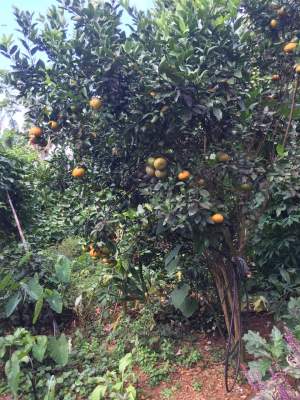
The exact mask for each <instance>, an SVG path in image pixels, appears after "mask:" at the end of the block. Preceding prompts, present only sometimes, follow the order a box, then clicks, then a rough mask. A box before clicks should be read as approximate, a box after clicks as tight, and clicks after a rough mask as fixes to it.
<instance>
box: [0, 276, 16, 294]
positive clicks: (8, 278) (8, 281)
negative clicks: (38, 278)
mask: <svg viewBox="0 0 300 400" xmlns="http://www.w3.org/2000/svg"><path fill="white" fill-rule="evenodd" d="M12 282H13V279H12V276H11V274H7V275H5V277H4V278H3V279H2V280H1V281H0V290H4V289H6V288H7V286H9V285H10V284H11V283H12Z"/></svg>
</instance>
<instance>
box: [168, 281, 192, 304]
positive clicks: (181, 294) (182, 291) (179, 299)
mask: <svg viewBox="0 0 300 400" xmlns="http://www.w3.org/2000/svg"><path fill="white" fill-rule="evenodd" d="M189 291H190V286H189V285H188V284H186V283H185V284H184V285H182V286H181V287H177V288H176V289H174V290H173V292H172V293H171V302H172V304H173V305H174V306H175V307H176V308H179V307H180V306H181V304H182V303H183V302H184V300H185V298H186V297H187V296H188V294H189Z"/></svg>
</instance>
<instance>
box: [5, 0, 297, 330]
mask: <svg viewBox="0 0 300 400" xmlns="http://www.w3.org/2000/svg"><path fill="white" fill-rule="evenodd" d="M260 3H261V4H260V5H257V2H256V1H251V0H245V1H244V2H243V4H242V5H240V2H239V1H237V0H230V1H225V0H224V1H223V0H179V1H170V0H168V1H167V0H158V1H157V2H156V5H155V7H154V9H153V10H152V11H151V12H148V13H143V12H137V10H135V9H134V8H132V7H130V5H129V4H128V2H125V1H124V2H123V3H122V5H123V7H125V8H126V9H127V11H128V12H129V14H130V15H131V16H132V19H133V24H132V32H131V33H130V34H126V33H125V31H124V27H123V26H122V23H121V14H122V11H121V10H122V8H121V6H120V5H118V4H116V2H114V1H113V2H111V3H108V2H107V3H103V2H101V3H91V2H81V1H78V0H58V4H57V6H53V7H51V8H50V9H49V12H48V14H47V16H46V17H41V18H40V19H39V21H38V23H36V20H35V18H34V16H33V15H32V14H30V13H28V12H24V11H20V10H17V9H16V10H15V15H16V18H17V22H18V24H19V27H20V30H21V31H22V33H23V39H22V44H21V45H19V44H13V43H3V44H2V45H1V52H2V53H3V54H4V55H6V56H7V57H9V58H10V59H11V61H12V73H11V74H10V83H11V84H12V85H14V86H15V87H16V89H18V91H19V93H20V96H21V97H23V98H24V99H25V101H26V104H27V106H28V113H27V117H28V119H29V120H31V123H32V125H33V126H38V127H41V129H42V135H41V144H42V143H43V141H45V140H46V141H49V140H50V141H51V142H52V143H53V144H54V145H55V149H56V152H57V154H69V156H68V157H65V156H64V157H61V158H60V157H58V156H54V157H53V159H52V163H55V164H56V166H57V169H59V168H61V170H63V171H68V174H65V175H63V181H64V188H65V190H72V188H74V187H76V188H78V185H80V187H81V188H82V191H81V192H80V193H81V195H83V196H84V195H87V193H89V194H88V196H89V197H90V198H92V193H93V190H94V191H100V190H103V191H104V192H105V193H106V194H107V195H105V200H104V201H103V202H105V207H103V209H102V210H101V211H98V212H97V213H96V214H95V213H94V214H93V218H92V219H91V220H88V221H87V223H86V226H88V231H85V233H86V234H87V235H90V236H91V239H92V241H93V242H94V243H96V244H98V245H99V246H101V245H103V243H105V244H107V243H108V245H109V248H110V252H111V253H114V258H115V259H116V260H117V264H116V266H115V267H114V270H115V273H116V275H117V279H118V280H120V279H121V280H123V282H125V283H124V284H123V286H122V294H123V299H124V300H127V299H128V298H132V297H130V296H129V297H128V296H127V295H126V290H128V287H129V285H128V282H129V280H130V279H132V280H135V281H134V284H132V287H138V289H139V290H138V293H139V295H138V296H139V297H140V296H142V297H143V295H145V297H144V298H148V292H149V290H150V289H151V285H152V283H151V279H150V278H151V277H150V275H149V270H151V269H153V270H155V271H157V270H164V265H162V263H161V260H162V258H161V255H163V256H165V255H166V256H167V257H166V259H165V266H166V267H167V272H168V274H169V275H170V276H172V274H174V273H175V272H176V271H177V270H178V268H179V265H178V260H179V257H178V254H179V252H180V254H181V255H182V258H181V264H180V268H181V269H182V272H183V274H182V280H181V282H180V283H179V284H178V287H177V288H175V289H174V291H173V292H172V296H171V299H172V301H173V303H174V304H175V305H176V306H177V307H178V308H180V309H181V311H182V312H183V313H184V314H185V315H187V316H190V315H191V314H192V313H193V311H195V310H196V308H197V303H196V301H195V300H194V299H193V298H191V297H190V296H189V295H190V292H191V289H195V287H196V284H195V276H196V278H197V279H198V280H199V277H200V276H201V266H203V265H204V266H206V267H208V268H209V271H210V273H211V274H212V276H213V277H214V279H215V282H216V285H217V288H218V292H219V296H220V298H221V299H223V300H224V298H226V301H222V307H223V312H224V315H225V321H226V325H227V328H228V329H229V309H230V308H231V306H232V302H233V297H234V295H233V292H232V290H233V284H232V279H233V278H232V276H233V275H232V270H233V269H234V268H238V267H237V266H236V265H235V264H234V262H233V260H235V259H236V258H237V257H240V258H241V259H244V258H245V257H246V250H247V243H248V240H249V237H251V234H252V232H253V231H254V228H255V226H256V224H257V221H258V220H259V218H260V217H261V215H262V213H263V212H264V210H265V209H266V207H267V205H268V202H269V201H270V198H271V193H270V187H271V186H272V185H270V181H269V179H268V177H269V176H270V174H272V172H273V171H274V169H275V168H277V165H278V163H284V162H286V160H285V159H284V157H285V156H284V154H285V149H284V147H283V146H282V143H284V144H287V143H289V140H288V139H290V138H291V137H293V134H292V133H293V132H291V134H290V131H291V129H290V127H291V124H292V119H293V118H292V117H293V116H294V115H293V114H292V117H291V118H290V123H289V127H288V129H287V130H286V131H284V128H285V127H286V126H287V124H288V121H287V117H288V114H289V110H290V95H291V92H292V90H293V89H292V85H293V77H294V71H293V63H294V62H295V61H296V55H297V52H298V47H297V43H298V38H297V33H296V32H295V30H296V21H297V18H298V17H299V6H298V5H297V4H295V3H294V2H292V1H284V2H283V3H284V4H283V6H284V9H285V13H284V15H283V14H282V13H281V14H282V15H281V14H280V13H279V14H278V10H277V9H276V8H275V9H274V8H273V6H272V3H271V1H263V2H260ZM280 5H281V4H280ZM276 10H277V11H276ZM275 18H277V19H278V23H277V24H275V23H274V22H273V23H272V21H273V20H275ZM277 19H276V21H277ZM291 43H292V45H290V46H289V48H291V47H293V52H290V50H289V51H288V52H287V51H283V49H284V45H286V44H291ZM274 74H277V75H279V76H280V79H279V80H278V79H276V80H275V79H273V80H272V75H273V76H274ZM276 85H279V86H276ZM279 87H280V88H282V90H280V89H279ZM296 90H297V87H296V89H295V93H296ZM51 121H56V122H57V124H58V125H57V126H58V127H59V129H53V128H51V125H52V124H51ZM55 126H56V125H55ZM286 132H287V133H286ZM284 133H285V135H284ZM277 145H280V146H277ZM276 146H277V147H276ZM278 156H280V157H278ZM74 168H75V171H78V170H80V171H84V174H81V173H80V176H81V177H82V179H80V180H78V179H74ZM76 168H77V169H76ZM72 171H73V177H72ZM180 174H184V175H180ZM75 175H76V176H77V177H78V176H79V175H78V174H75ZM179 176H180V177H181V178H179V180H178V177H179ZM273 176H274V175H273ZM182 178H184V179H182ZM74 190H75V189H74ZM108 193H109V194H108ZM103 210H105V212H104V211H103ZM170 250H171V251H170ZM93 251H97V250H93ZM93 254H94V253H93ZM151 255H152V257H151ZM159 255H160V256H159ZM187 259H190V260H191V263H193V262H194V261H195V260H197V262H198V263H199V267H198V266H197V265H196V266H194V267H193V271H194V274H193V279H190V275H189V272H188V271H187V270H185V260H187ZM158 260H159V261H160V263H161V264H160V265H157V261H158ZM145 276H146V279H145ZM148 278H149V279H148ZM197 279H196V281H197ZM131 283H132V282H131ZM134 285H135V286H134ZM235 322H236V330H238V321H235Z"/></svg>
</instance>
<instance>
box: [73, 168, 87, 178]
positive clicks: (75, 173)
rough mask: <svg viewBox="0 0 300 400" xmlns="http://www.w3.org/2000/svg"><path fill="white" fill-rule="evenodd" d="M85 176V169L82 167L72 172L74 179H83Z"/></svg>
mask: <svg viewBox="0 0 300 400" xmlns="http://www.w3.org/2000/svg"><path fill="white" fill-rule="evenodd" d="M84 175H85V169H84V168H82V167H76V168H74V169H73V171H72V176H73V177H74V178H82V177H83V176H84Z"/></svg>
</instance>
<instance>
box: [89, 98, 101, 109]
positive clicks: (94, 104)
mask: <svg viewBox="0 0 300 400" xmlns="http://www.w3.org/2000/svg"><path fill="white" fill-rule="evenodd" d="M89 104H90V107H91V108H92V109H93V110H100V108H101V107H102V105H103V101H102V100H101V99H100V98H99V97H92V98H91V100H90V103H89Z"/></svg>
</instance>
